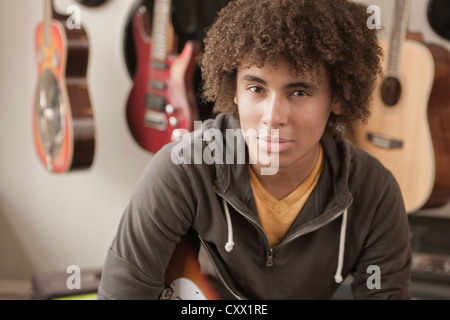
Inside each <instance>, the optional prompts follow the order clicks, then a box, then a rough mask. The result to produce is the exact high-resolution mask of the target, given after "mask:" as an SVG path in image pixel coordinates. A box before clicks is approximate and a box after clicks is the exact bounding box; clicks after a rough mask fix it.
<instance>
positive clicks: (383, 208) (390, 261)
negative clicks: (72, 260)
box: [352, 175, 411, 300]
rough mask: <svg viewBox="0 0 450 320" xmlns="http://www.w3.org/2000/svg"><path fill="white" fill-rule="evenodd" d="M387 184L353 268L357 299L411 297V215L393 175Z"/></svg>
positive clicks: (354, 288) (353, 284)
mask: <svg viewBox="0 0 450 320" xmlns="http://www.w3.org/2000/svg"><path fill="white" fill-rule="evenodd" d="M386 186H387V187H386V189H385V192H384V193H383V194H382V196H381V200H380V201H379V203H378V206H377V208H376V211H375V214H374V215H373V217H372V221H371V226H370V231H369V233H368V235H367V238H366V241H365V244H364V248H363V251H362V252H361V254H360V256H359V259H358V263H357V265H356V266H355V268H354V269H353V272H352V275H353V278H354V280H353V283H352V291H353V295H354V298H355V299H383V300H385V299H411V296H410V267H411V251H410V237H409V225H408V219H407V215H406V212H405V207H404V203H403V198H402V195H401V192H400V188H399V186H398V183H397V181H396V180H395V179H394V177H393V176H392V175H390V179H388V181H387V182H386Z"/></svg>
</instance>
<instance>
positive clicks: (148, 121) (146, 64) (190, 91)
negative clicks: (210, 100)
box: [126, 0, 200, 153]
mask: <svg viewBox="0 0 450 320" xmlns="http://www.w3.org/2000/svg"><path fill="white" fill-rule="evenodd" d="M155 19H156V20H155ZM169 19H170V1H167V0H156V1H155V10H154V20H153V28H152V35H151V36H150V35H149V33H148V29H149V28H148V26H147V27H146V24H147V23H148V21H149V18H148V13H147V11H146V9H145V7H143V6H142V7H140V8H139V10H137V12H136V13H135V16H134V19H133V33H134V39H135V45H136V54H137V68H136V72H135V75H134V80H133V87H132V90H131V92H130V95H129V98H128V102H127V108H126V116H127V122H128V126H129V129H130V131H131V133H132V136H133V138H134V139H135V140H136V142H137V143H138V144H139V145H140V146H141V147H143V148H144V149H145V150H147V151H149V152H152V153H155V152H157V151H158V150H159V149H160V148H162V147H163V146H164V145H165V144H167V143H169V142H171V141H173V140H174V139H177V138H178V137H179V136H180V135H181V134H184V133H186V132H188V131H191V130H192V129H193V123H194V121H195V120H197V119H198V110H197V105H196V98H195V94H194V73H195V67H196V58H197V56H198V54H199V52H200V44H199V43H198V42H194V41H188V42H187V43H186V45H185V47H184V49H183V51H182V52H181V53H180V54H179V55H176V54H173V53H170V52H173V51H174V49H173V46H172V45H171V44H173V43H175V41H173V36H171V28H170V23H169Z"/></svg>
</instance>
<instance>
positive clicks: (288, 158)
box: [234, 57, 340, 169]
mask: <svg viewBox="0 0 450 320" xmlns="http://www.w3.org/2000/svg"><path fill="white" fill-rule="evenodd" d="M319 73H320V76H319V77H316V78H317V79H314V77H312V76H311V75H309V74H299V75H295V74H294V73H291V69H290V67H289V64H288V62H287V61H286V60H285V59H284V58H282V57H280V58H279V59H278V60H277V65H276V67H275V66H273V65H271V64H269V63H266V64H265V65H264V66H263V67H262V68H258V67H255V66H253V67H250V68H239V69H238V72H237V88H236V94H235V98H234V102H235V103H236V104H237V106H238V110H239V119H240V124H241V128H242V130H243V132H244V135H245V137H246V142H247V145H248V147H249V154H250V157H251V158H253V161H256V162H258V163H259V164H261V162H260V161H259V159H260V157H261V158H262V157H263V156H262V155H261V153H264V154H269V155H270V154H272V153H277V154H276V156H278V161H279V164H278V165H279V168H280V169H282V168H289V167H290V166H295V165H302V163H304V162H305V161H306V163H304V164H309V161H315V160H313V158H314V156H313V154H316V155H317V153H316V152H317V151H318V148H319V141H320V139H321V137H322V134H323V132H324V130H325V127H326V124H327V121H328V118H329V116H330V113H331V112H334V113H336V114H338V113H339V112H340V108H339V104H338V103H337V101H336V99H334V98H333V94H332V88H331V84H330V81H329V77H328V73H327V72H326V70H325V67H324V66H321V67H320V70H319ZM273 129H275V130H273ZM255 131H256V133H257V134H256V136H253V135H248V134H246V132H255ZM276 138H277V139H278V141H276V140H277V139H276ZM256 146H257V147H256ZM255 157H257V158H258V159H255ZM315 159H316V158H315Z"/></svg>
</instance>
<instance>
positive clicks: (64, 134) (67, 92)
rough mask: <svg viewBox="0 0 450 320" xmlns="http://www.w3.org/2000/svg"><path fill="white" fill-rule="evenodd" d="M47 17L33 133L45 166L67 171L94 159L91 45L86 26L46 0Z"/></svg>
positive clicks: (38, 42) (40, 40)
mask: <svg viewBox="0 0 450 320" xmlns="http://www.w3.org/2000/svg"><path fill="white" fill-rule="evenodd" d="M44 16H45V17H44V21H43V22H42V23H40V24H39V25H38V26H37V28H36V36H35V54H36V61H37V66H38V83H37V88H36V93H35V99H34V104H33V112H32V119H33V137H34V143H35V147H36V150H37V154H38V157H39V160H40V161H41V162H42V164H43V165H44V166H45V167H46V169H47V170H48V171H50V172H53V173H64V172H67V171H71V170H75V169H82V168H88V167H89V166H91V164H92V162H93V156H94V148H95V137H94V135H95V128H94V120H93V111H92V107H91V103H90V98H89V92H88V87H87V82H86V73H87V63H88V54H89V44H88V38H87V35H86V33H85V31H84V29H83V28H82V27H81V26H80V28H79V29H69V28H68V27H67V26H66V23H65V22H66V21H67V19H68V18H69V17H68V16H62V15H60V14H58V13H57V12H56V11H55V10H54V8H53V2H52V1H51V0H44Z"/></svg>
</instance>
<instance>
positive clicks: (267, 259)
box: [214, 188, 273, 267]
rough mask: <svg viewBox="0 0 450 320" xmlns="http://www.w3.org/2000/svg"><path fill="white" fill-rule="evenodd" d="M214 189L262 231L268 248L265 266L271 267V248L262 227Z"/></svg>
mask: <svg viewBox="0 0 450 320" xmlns="http://www.w3.org/2000/svg"><path fill="white" fill-rule="evenodd" d="M214 189H215V188H214ZM215 191H216V194H217V195H219V196H220V197H221V198H222V199H225V201H226V202H227V203H228V204H229V205H230V206H232V207H233V209H234V210H236V211H237V212H239V214H241V215H242V216H243V217H244V218H246V219H247V220H248V221H250V222H251V223H252V224H253V225H254V226H256V227H257V228H258V229H259V230H260V231H261V232H262V234H263V235H264V238H265V240H266V246H267V247H268V248H269V249H268V250H266V253H267V257H266V266H267V267H272V266H273V248H272V247H271V246H270V241H269V237H268V236H267V234H266V232H265V231H264V229H263V228H262V227H261V226H260V225H259V223H258V222H257V221H255V220H254V219H253V218H252V217H249V216H248V215H247V214H245V213H244V212H242V211H241V210H239V209H238V208H236V206H234V205H233V204H232V203H230V201H228V200H227V198H226V197H225V196H224V195H223V194H222V193H220V192H218V191H217V190H215Z"/></svg>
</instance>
